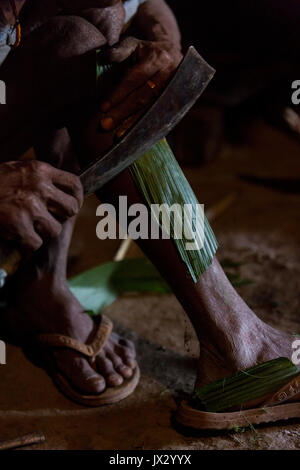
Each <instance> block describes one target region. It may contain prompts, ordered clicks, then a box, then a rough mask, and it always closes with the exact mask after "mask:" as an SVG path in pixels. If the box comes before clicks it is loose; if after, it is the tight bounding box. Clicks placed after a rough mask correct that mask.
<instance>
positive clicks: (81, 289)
mask: <svg viewBox="0 0 300 470" xmlns="http://www.w3.org/2000/svg"><path fill="white" fill-rule="evenodd" d="M69 286H70V289H71V291H72V293H73V294H74V295H75V297H76V298H77V299H78V301H79V302H80V303H81V304H82V305H83V307H84V308H85V310H86V311H88V312H89V313H90V314H97V313H100V312H101V310H103V309H104V308H105V307H108V306H109V305H111V304H112V303H113V302H114V301H115V300H116V299H117V298H118V297H119V296H120V295H122V294H124V293H129V292H151V293H155V294H165V293H170V292H171V290H170V287H169V286H168V285H167V284H166V282H165V281H164V280H163V279H162V277H161V276H160V274H159V273H158V271H157V270H156V268H155V267H154V266H153V264H152V263H150V261H149V260H148V259H147V258H134V259H125V260H122V261H112V262H110V263H106V264H102V265H100V266H97V267H95V268H92V269H90V270H88V271H85V272H84V273H81V274H79V275H78V276H76V277H74V278H72V279H70V280H69Z"/></svg>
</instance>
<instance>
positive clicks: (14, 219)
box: [0, 211, 43, 251]
mask: <svg viewBox="0 0 300 470" xmlns="http://www.w3.org/2000/svg"><path fill="white" fill-rule="evenodd" d="M2 217H5V219H6V225H5V231H4V232H3V231H2V229H1V236H3V237H4V238H5V239H7V240H15V241H17V242H18V243H20V244H21V245H22V246H23V247H26V249H28V250H30V251H36V250H38V249H39V248H40V247H41V245H42V244H43V240H42V238H41V237H40V236H39V235H38V234H37V232H36V231H35V229H34V226H33V221H32V218H31V216H30V215H29V214H28V213H27V212H25V211H22V212H20V213H17V212H14V213H11V214H10V215H8V214H1V216H0V219H1V222H2ZM1 226H2V223H1Z"/></svg>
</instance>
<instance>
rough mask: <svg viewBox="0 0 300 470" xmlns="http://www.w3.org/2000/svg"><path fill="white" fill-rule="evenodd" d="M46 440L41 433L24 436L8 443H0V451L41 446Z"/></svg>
mask: <svg viewBox="0 0 300 470" xmlns="http://www.w3.org/2000/svg"><path fill="white" fill-rule="evenodd" d="M45 440H46V438H45V436H44V434H43V433H41V432H34V433H32V434H26V435H25V436H21V437H16V438H15V439H10V440H9V441H4V442H0V450H9V449H16V448H17V447H24V446H31V445H33V444H41V443H42V442H45Z"/></svg>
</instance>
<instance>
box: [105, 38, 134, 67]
mask: <svg viewBox="0 0 300 470" xmlns="http://www.w3.org/2000/svg"><path fill="white" fill-rule="evenodd" d="M139 42H140V41H139V40H138V39H136V38H133V37H128V38H125V39H123V40H122V41H121V42H119V44H116V45H115V46H114V47H111V48H110V49H108V50H107V52H106V58H107V60H108V61H109V62H118V63H120V62H124V61H125V60H126V59H128V57H130V56H131V55H132V54H133V53H134V52H135V51H136V49H137V47H138V45H139Z"/></svg>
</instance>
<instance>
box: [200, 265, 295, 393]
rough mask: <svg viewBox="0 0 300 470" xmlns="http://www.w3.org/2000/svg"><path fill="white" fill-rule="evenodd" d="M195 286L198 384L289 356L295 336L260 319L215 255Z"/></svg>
mask: <svg viewBox="0 0 300 470" xmlns="http://www.w3.org/2000/svg"><path fill="white" fill-rule="evenodd" d="M197 289H198V290H199V294H200V297H199V298H201V303H200V304H199V306H200V308H199V311H198V314H196V312H194V313H193V316H192V321H193V324H194V327H195V329H196V332H197V335H198V338H199V341H200V345H201V354H200V360H199V367H198V376H197V381H196V386H197V387H199V386H201V385H204V384H207V383H210V382H212V381H214V380H217V379H220V378H223V377H226V376H227V375H229V374H233V373H234V372H236V371H237V370H242V369H247V368H249V367H253V366H255V365H257V364H259V363H262V362H266V361H269V360H271V359H275V358H277V357H287V358H289V359H290V358H291V356H292V343H293V341H294V337H293V336H292V335H289V334H287V333H285V332H282V331H279V330H276V329H274V328H272V327H270V326H269V325H267V324H266V323H264V322H262V321H261V320H260V319H259V318H258V317H257V316H256V315H255V314H254V312H253V311H252V310H251V309H250V308H249V307H248V306H247V305H246V303H245V302H244V301H243V300H242V299H241V297H240V296H239V295H238V293H237V292H236V291H235V289H234V288H233V287H232V285H231V284H230V282H229V280H228V279H227V277H226V275H225V274H224V271H223V270H222V268H221V266H220V265H219V263H218V262H217V260H216V259H215V260H214V261H213V264H212V265H211V266H210V268H209V269H208V270H207V271H206V272H205V273H204V275H203V276H202V277H201V279H200V280H199V282H198V285H197ZM197 315H198V317H197ZM197 318H198V319H197Z"/></svg>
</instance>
